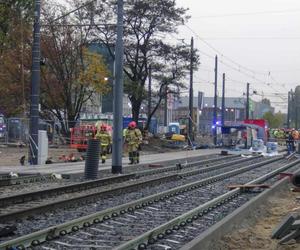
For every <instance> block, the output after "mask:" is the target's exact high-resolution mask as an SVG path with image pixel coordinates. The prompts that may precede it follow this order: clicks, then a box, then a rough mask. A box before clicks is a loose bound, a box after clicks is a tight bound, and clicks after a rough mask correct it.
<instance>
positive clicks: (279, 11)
mask: <svg viewBox="0 0 300 250" xmlns="http://www.w3.org/2000/svg"><path fill="white" fill-rule="evenodd" d="M299 11H300V9H290V10H275V11H258V12H242V13H228V14H221V15H207V16H198V17H193V18H196V19H197V18H215V17H232V16H250V15H264V14H285V13H292V12H299Z"/></svg>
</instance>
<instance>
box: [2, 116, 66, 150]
mask: <svg viewBox="0 0 300 250" xmlns="http://www.w3.org/2000/svg"><path fill="white" fill-rule="evenodd" d="M39 129H40V130H46V131H47V135H48V141H49V144H64V143H65V141H66V138H64V136H63V135H62V133H61V128H60V125H58V123H57V122H55V121H52V120H41V121H40V123H39ZM28 138H29V119H24V118H19V117H11V118H7V119H6V120H5V124H4V126H2V131H1V133H0V143H2V144H8V143H20V144H28Z"/></svg>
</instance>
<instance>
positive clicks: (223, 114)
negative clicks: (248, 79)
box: [222, 73, 225, 126]
mask: <svg viewBox="0 0 300 250" xmlns="http://www.w3.org/2000/svg"><path fill="white" fill-rule="evenodd" d="M224 121H225V73H223V88H222V126H224V125H225V123H224Z"/></svg>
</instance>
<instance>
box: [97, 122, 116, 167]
mask: <svg viewBox="0 0 300 250" xmlns="http://www.w3.org/2000/svg"><path fill="white" fill-rule="evenodd" d="M96 138H97V139H99V140H100V145H101V152H100V155H101V160H102V163H105V160H106V154H107V153H108V150H109V147H110V145H111V142H112V139H111V135H110V134H109V133H108V132H107V127H106V126H105V125H104V124H102V125H101V127H100V131H98V132H97V134H96Z"/></svg>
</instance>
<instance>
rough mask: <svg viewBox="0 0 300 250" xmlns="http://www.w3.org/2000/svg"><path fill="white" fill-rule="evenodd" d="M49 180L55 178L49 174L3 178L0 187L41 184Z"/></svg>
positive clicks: (0, 180)
mask: <svg viewBox="0 0 300 250" xmlns="http://www.w3.org/2000/svg"><path fill="white" fill-rule="evenodd" d="M49 180H55V178H54V177H53V176H52V175H51V174H43V175H26V176H20V177H10V176H6V177H5V178H1V179H0V187H6V186H12V185H20V184H26V183H34V182H41V181H49Z"/></svg>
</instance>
